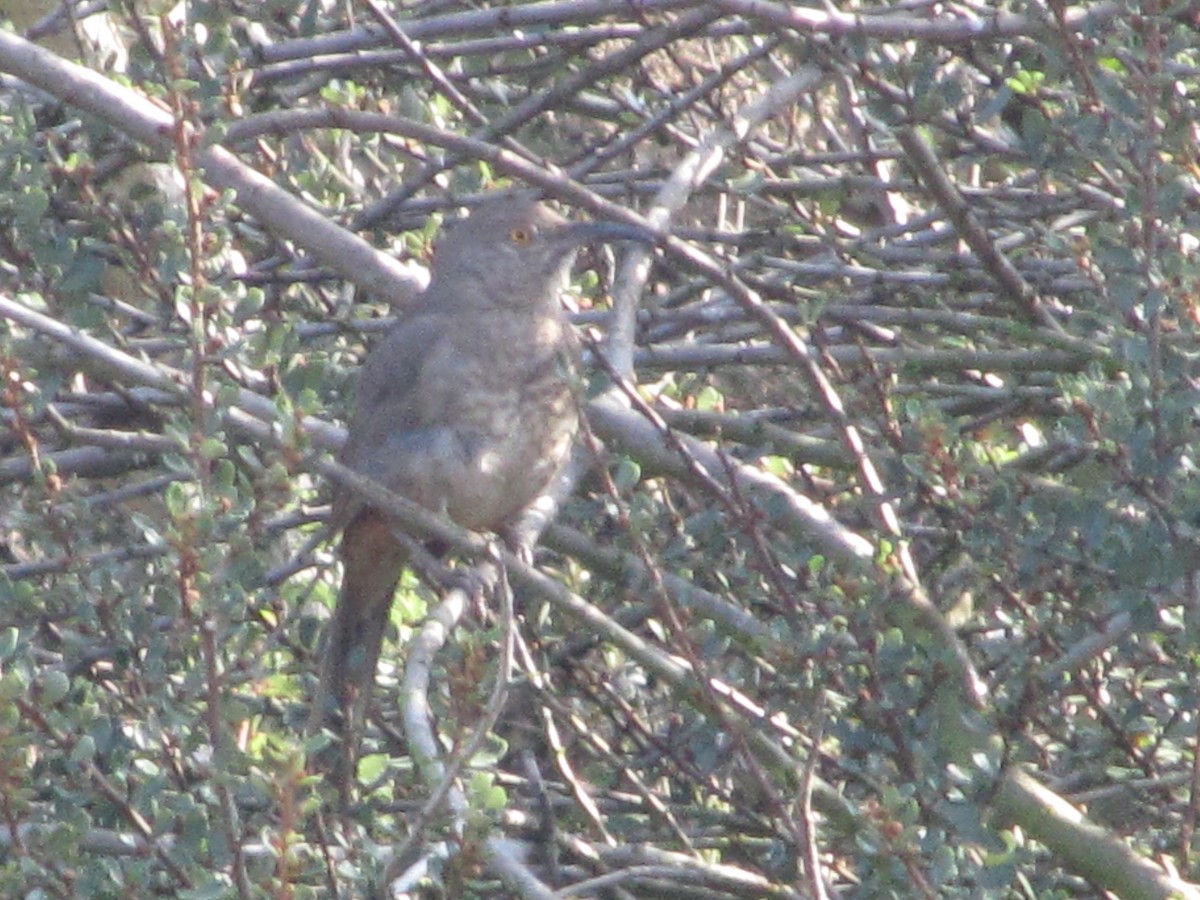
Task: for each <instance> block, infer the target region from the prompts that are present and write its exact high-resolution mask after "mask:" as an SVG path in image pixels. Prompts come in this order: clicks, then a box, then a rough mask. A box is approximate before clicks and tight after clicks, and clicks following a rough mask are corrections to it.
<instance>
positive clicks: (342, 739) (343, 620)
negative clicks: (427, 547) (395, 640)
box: [308, 510, 406, 795]
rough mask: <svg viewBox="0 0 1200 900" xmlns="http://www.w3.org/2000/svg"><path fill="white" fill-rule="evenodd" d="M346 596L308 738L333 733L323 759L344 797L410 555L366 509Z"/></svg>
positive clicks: (330, 633) (345, 556)
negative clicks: (334, 740) (394, 598)
mask: <svg viewBox="0 0 1200 900" xmlns="http://www.w3.org/2000/svg"><path fill="white" fill-rule="evenodd" d="M341 555H342V566H343V573H342V591H341V595H340V596H339V598H338V604H337V608H336V609H335V610H334V613H333V618H332V619H331V620H330V623H329V627H328V629H327V633H326V639H325V649H324V655H323V659H322V663H321V678H320V681H319V683H318V686H317V694H316V697H315V699H314V701H313V707H312V712H311V714H310V716H309V721H308V733H309V734H310V735H313V734H317V733H319V732H320V731H321V730H322V729H326V728H327V729H329V730H330V731H331V732H332V733H333V734H334V735H335V736H336V737H337V738H338V742H337V743H336V744H335V745H333V746H331V747H329V748H328V750H327V751H326V752H323V753H322V754H320V756H319V757H318V758H317V760H316V765H317V767H318V768H320V769H322V770H324V771H326V772H328V773H329V774H330V775H331V776H332V777H333V778H334V779H335V781H336V782H337V783H338V784H339V785H340V787H341V788H342V791H343V795H345V793H346V792H347V789H348V785H349V784H350V782H351V781H352V780H353V772H354V764H355V760H356V758H357V755H358V744H359V741H360V740H361V738H362V731H363V724H364V720H365V718H366V711H367V705H368V701H369V699H370V695H371V687H372V685H373V684H374V681H375V668H376V665H377V663H378V662H379V651H380V649H381V648H382V646H383V637H384V634H385V633H386V631H387V624H388V617H389V613H390V611H391V608H392V596H393V594H394V593H395V591H396V583H397V582H398V581H399V580H400V574H401V572H402V571H403V569H404V564H405V559H406V555H405V552H404V548H403V546H402V545H401V544H400V542H399V541H397V540H396V538H395V536H394V535H393V533H392V529H391V526H390V525H389V524H388V522H387V521H386V520H385V519H384V518H383V517H382V516H380V515H378V514H376V513H374V512H372V511H370V510H366V511H364V512H363V513H361V514H360V515H359V516H358V517H357V518H355V519H354V521H352V522H351V523H350V525H348V526H347V527H346V530H345V532H344V533H343V536H342V546H341Z"/></svg>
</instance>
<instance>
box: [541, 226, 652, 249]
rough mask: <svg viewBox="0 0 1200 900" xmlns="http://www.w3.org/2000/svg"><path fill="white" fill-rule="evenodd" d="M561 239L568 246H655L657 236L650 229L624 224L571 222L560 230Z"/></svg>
mask: <svg viewBox="0 0 1200 900" xmlns="http://www.w3.org/2000/svg"><path fill="white" fill-rule="evenodd" d="M558 236H559V238H560V239H561V240H562V241H563V242H564V243H567V244H574V245H579V244H600V243H615V242H616V241H637V242H638V243H639V244H653V243H655V242H656V241H657V239H658V238H657V236H656V235H655V234H654V232H653V231H651V230H650V229H649V228H642V227H641V226H640V225H626V224H625V223H624V222H569V223H567V224H566V225H564V226H563V227H562V228H560V229H558Z"/></svg>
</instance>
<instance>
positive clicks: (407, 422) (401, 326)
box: [331, 310, 446, 528]
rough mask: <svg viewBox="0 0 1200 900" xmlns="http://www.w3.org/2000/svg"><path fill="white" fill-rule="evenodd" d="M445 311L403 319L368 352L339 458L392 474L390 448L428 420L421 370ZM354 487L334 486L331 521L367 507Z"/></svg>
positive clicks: (374, 473)
mask: <svg viewBox="0 0 1200 900" xmlns="http://www.w3.org/2000/svg"><path fill="white" fill-rule="evenodd" d="M443 318H444V317H443V316H440V315H438V314H437V313H434V312H423V311H419V310H418V311H416V312H413V313H410V314H409V315H407V316H405V317H404V318H402V319H400V320H399V321H398V322H397V323H396V324H395V325H394V326H393V327H392V330H391V331H389V332H388V333H387V335H386V336H385V337H384V339H383V340H382V341H381V342H380V343H379V344H378V345H377V346H376V347H375V348H374V349H372V350H371V352H370V353H369V354H368V356H367V360H366V362H365V363H364V364H363V369H362V375H361V376H360V378H359V382H358V395H357V400H356V402H355V412H354V416H353V418H352V419H351V422H350V431H349V436H348V437H347V439H346V444H345V446H344V447H343V448H342V452H341V454H340V455H339V457H338V458H339V461H340V462H341V463H342V464H343V465H346V466H349V467H350V468H351V469H354V470H355V471H356V472H360V473H361V474H363V475H366V476H368V477H370V478H375V479H382V478H383V477H384V476H385V475H386V474H387V468H388V456H389V453H388V452H387V451H388V450H389V448H394V447H395V445H396V443H397V440H398V438H399V439H402V438H403V435H405V434H406V433H414V434H416V433H419V432H420V430H421V429H422V428H423V427H425V426H426V424H427V423H425V422H423V421H422V414H421V410H420V409H419V407H418V405H417V403H416V402H415V394H416V393H417V392H416V391H415V390H414V389H415V387H416V385H417V383H418V381H419V380H420V376H421V371H422V369H423V367H424V366H425V364H426V363H427V361H428V360H429V359H430V358H431V357H432V356H433V355H434V353H435V351H436V349H437V347H438V344H439V342H440V341H441V340H443V339H444V338H443V335H444V334H445V328H446V325H445V322H444V321H443ZM362 506H363V504H362V501H361V500H359V499H358V498H357V497H356V495H355V494H354V493H353V492H352V491H347V490H345V489H340V488H335V490H334V497H333V514H332V519H331V521H332V523H333V525H334V527H335V528H342V527H344V526H345V525H347V524H348V523H349V522H350V520H351V519H352V518H354V516H355V515H357V513H358V511H359V510H360V509H361V508H362Z"/></svg>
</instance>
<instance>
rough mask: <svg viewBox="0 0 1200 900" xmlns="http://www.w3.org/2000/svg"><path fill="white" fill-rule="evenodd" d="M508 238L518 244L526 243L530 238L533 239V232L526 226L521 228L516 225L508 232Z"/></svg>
mask: <svg viewBox="0 0 1200 900" xmlns="http://www.w3.org/2000/svg"><path fill="white" fill-rule="evenodd" d="M508 239H509V240H510V241H512V242H513V243H514V244H517V245H518V246H519V245H521V244H528V243H529V242H530V241H531V240H533V232H531V231H530V230H529V229H528V228H522V227H521V226H519V225H518V226H517V227H516V228H514V229H513V230H512V231H510V232H509V233H508Z"/></svg>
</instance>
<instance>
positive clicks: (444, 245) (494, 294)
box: [308, 191, 650, 783]
mask: <svg viewBox="0 0 1200 900" xmlns="http://www.w3.org/2000/svg"><path fill="white" fill-rule="evenodd" d="M617 240H637V241H647V240H650V237H649V236H648V233H646V232H644V231H643V230H642V229H639V228H637V227H635V226H627V225H622V224H618V223H611V222H600V221H593V222H572V221H569V220H567V219H565V218H564V217H562V216H561V215H559V214H558V213H556V212H554V211H553V210H552V209H550V208H549V207H548V206H547V205H546V204H545V203H543V202H541V201H540V200H539V199H538V198H537V197H536V195H534V194H532V193H530V192H527V191H522V192H518V193H512V194H504V195H500V196H496V197H491V198H489V199H487V200H485V201H484V202H483V203H482V204H481V205H480V206H479V207H478V208H477V209H476V210H475V211H474V212H473V213H472V214H471V215H470V216H469V217H468V218H467V219H466V220H465V221H463V222H462V223H461V224H459V225H458V226H457V227H455V228H452V229H450V230H449V233H448V234H447V235H446V236H444V237H442V238H441V239H440V240H439V241H438V242H437V244H436V246H435V248H434V253H433V258H432V262H431V273H430V282H429V285H428V287H427V288H426V289H425V291H424V292H423V293H422V294H421V296H420V297H419V298H418V300H417V302H416V303H415V304H414V305H413V306H412V307H411V308H410V309H408V310H407V311H405V312H403V313H401V314H400V315H399V317H398V319H397V321H396V323H395V324H394V325H393V326H392V328H391V329H390V330H389V332H388V333H387V335H386V336H385V337H384V338H383V339H382V340H381V341H380V343H379V344H378V345H377V346H376V347H374V348H373V349H372V350H371V351H370V353H368V355H367V359H366V361H365V362H364V364H363V368H362V374H361V377H360V380H359V385H358V393H357V398H356V406H355V410H354V413H353V416H352V417H351V419H350V425H349V433H348V437H347V440H346V443H345V445H344V447H343V449H342V451H341V453H340V456H339V461H340V462H341V463H342V464H344V465H346V466H347V467H349V468H351V469H353V470H355V471H356V472H358V473H359V474H362V475H365V476H368V477H370V478H372V479H374V480H375V481H377V482H379V483H380V484H382V485H383V486H384V487H387V488H389V489H390V490H392V491H394V492H396V493H398V494H400V495H401V496H403V497H406V498H408V499H409V500H412V501H414V502H416V503H418V504H420V505H421V506H423V507H425V508H427V509H429V510H431V511H434V512H437V513H440V514H443V515H445V516H446V517H448V518H449V519H450V520H451V521H453V522H454V523H456V524H458V525H460V526H462V527H464V528H468V529H472V530H475V531H482V532H496V533H499V534H500V535H501V536H502V537H505V536H508V535H509V534H511V533H515V532H514V530H515V529H516V528H517V526H518V523H519V522H520V520H521V519H522V517H523V515H524V514H525V513H526V512H527V511H528V510H530V509H531V508H532V506H533V504H534V503H535V501H537V500H538V498H539V497H541V496H542V495H543V494H544V493H545V492H546V491H547V489H548V488H549V487H550V486H551V485H552V483H553V482H554V481H555V479H556V478H557V477H558V476H559V475H560V473H561V472H562V470H563V468H564V466H565V465H566V463H567V461H568V459H569V456H570V453H571V448H572V444H573V442H574V439H575V436H576V432H577V430H578V428H579V405H578V401H577V398H576V396H575V388H574V386H575V383H576V382H577V366H578V348H577V344H576V340H575V337H574V334H573V332H572V330H571V325H570V323H569V322H568V321H567V319H566V315H565V313H564V311H563V307H562V303H561V292H562V290H563V288H564V287H565V284H566V280H567V277H568V275H569V271H570V267H571V264H572V262H573V261H574V258H575V255H576V252H577V250H578V248H579V247H580V246H581V245H583V244H586V243H589V242H599V241H617ZM330 524H331V526H332V528H333V529H334V530H335V531H340V532H341V544H340V557H341V562H342V582H341V589H340V593H339V596H338V601H337V605H336V607H335V609H334V613H333V616H332V618H331V620H330V622H329V624H328V626H327V629H326V637H325V643H324V650H323V656H322V662H321V670H320V675H319V680H318V687H317V691H316V695H315V699H314V701H313V707H312V711H311V714H310V719H309V729H308V731H309V734H310V735H311V734H315V733H319V732H320V731H321V730H322V729H328V730H330V731H331V732H332V733H333V734H334V735H335V737H336V738H337V739H338V742H337V744H335V745H334V747H332V748H327V750H326V755H327V756H328V754H329V752H330V751H332V755H333V761H332V765H329V764H328V762H327V764H326V767H327V768H331V769H332V770H333V772H332V774H334V775H335V777H337V778H338V779H339V780H341V781H342V782H343V783H345V782H347V781H348V780H349V774H348V773H349V772H352V771H353V765H354V759H355V756H356V753H357V748H356V744H357V740H358V739H359V737H360V735H361V726H362V722H363V719H364V718H365V712H366V708H367V703H368V701H369V695H370V689H371V687H372V685H373V683H374V677H375V672H376V667H377V665H378V660H379V655H380V651H381V648H382V644H383V638H384V633H385V631H386V627H387V624H388V619H389V614H390V610H391V606H392V599H393V594H394V593H395V590H396V586H397V583H398V582H399V579H400V576H401V574H402V572H403V570H404V568H405V565H406V562H407V553H406V550H405V544H404V541H403V540H402V539H401V538H400V537H399V535H398V526H397V525H396V524H395V523H394V522H393V521H391V520H390V519H389V518H388V516H386V515H385V514H384V513H382V512H381V511H380V510H378V509H375V508H374V507H372V506H371V504H370V502H369V501H367V500H365V499H364V498H362V497H361V496H359V495H358V494H357V493H355V492H353V491H349V490H346V489H344V488H339V487H337V486H335V488H334V495H333V504H332V509H331V513H330Z"/></svg>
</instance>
